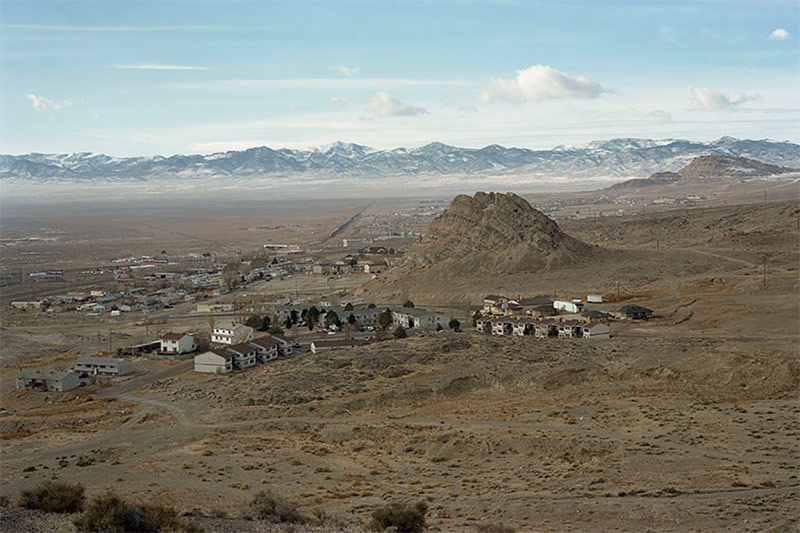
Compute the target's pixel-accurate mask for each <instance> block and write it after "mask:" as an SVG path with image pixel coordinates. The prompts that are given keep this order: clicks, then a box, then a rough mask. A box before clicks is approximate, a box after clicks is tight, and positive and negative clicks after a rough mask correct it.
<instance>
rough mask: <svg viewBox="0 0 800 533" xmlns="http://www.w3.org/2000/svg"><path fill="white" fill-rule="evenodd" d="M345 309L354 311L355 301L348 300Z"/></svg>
mask: <svg viewBox="0 0 800 533" xmlns="http://www.w3.org/2000/svg"><path fill="white" fill-rule="evenodd" d="M344 310H345V311H352V310H353V303H352V302H347V305H345V306H344Z"/></svg>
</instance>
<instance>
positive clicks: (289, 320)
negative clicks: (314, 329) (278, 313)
mask: <svg viewBox="0 0 800 533" xmlns="http://www.w3.org/2000/svg"><path fill="white" fill-rule="evenodd" d="M293 325H294V324H292V317H290V316H287V317H286V322H284V324H283V327H285V328H286V329H292V326H293Z"/></svg>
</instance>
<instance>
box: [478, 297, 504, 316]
mask: <svg viewBox="0 0 800 533" xmlns="http://www.w3.org/2000/svg"><path fill="white" fill-rule="evenodd" d="M507 306H508V298H506V297H505V296H500V295H499V294H490V295H488V296H486V297H485V298H484V299H483V312H484V313H486V314H487V315H502V314H505V312H506V307H507Z"/></svg>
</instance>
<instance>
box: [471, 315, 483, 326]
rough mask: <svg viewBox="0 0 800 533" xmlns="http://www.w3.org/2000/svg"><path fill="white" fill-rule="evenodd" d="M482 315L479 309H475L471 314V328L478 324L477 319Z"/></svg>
mask: <svg viewBox="0 0 800 533" xmlns="http://www.w3.org/2000/svg"><path fill="white" fill-rule="evenodd" d="M482 317H483V314H482V313H481V312H480V311H475V312H474V313H473V314H472V327H473V328H474V327H475V326H477V325H478V320H480V319H481V318H482Z"/></svg>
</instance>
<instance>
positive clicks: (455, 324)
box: [447, 318, 461, 331]
mask: <svg viewBox="0 0 800 533" xmlns="http://www.w3.org/2000/svg"><path fill="white" fill-rule="evenodd" d="M447 325H448V326H449V327H450V329H452V330H453V331H461V322H459V321H458V320H457V319H455V318H451V319H450V322H449V323H448V324H447Z"/></svg>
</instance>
